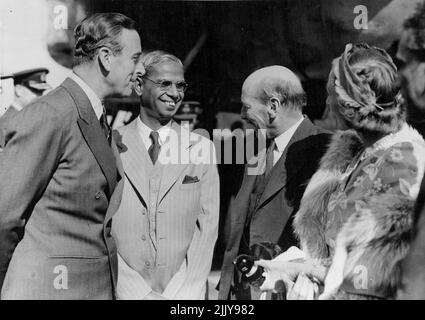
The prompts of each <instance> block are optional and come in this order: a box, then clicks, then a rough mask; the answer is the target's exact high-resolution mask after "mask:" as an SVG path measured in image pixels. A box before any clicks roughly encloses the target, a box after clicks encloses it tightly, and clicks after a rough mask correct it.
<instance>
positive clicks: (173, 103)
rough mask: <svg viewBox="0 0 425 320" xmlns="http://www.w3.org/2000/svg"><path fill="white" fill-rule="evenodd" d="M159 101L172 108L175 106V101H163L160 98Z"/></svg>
mask: <svg viewBox="0 0 425 320" xmlns="http://www.w3.org/2000/svg"><path fill="white" fill-rule="evenodd" d="M161 101H162V102H163V103H165V104H166V105H168V106H170V107H173V108H174V107H175V106H176V102H174V101H165V100H161Z"/></svg>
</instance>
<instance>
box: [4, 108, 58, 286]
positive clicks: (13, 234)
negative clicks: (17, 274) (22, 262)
mask: <svg viewBox="0 0 425 320" xmlns="http://www.w3.org/2000/svg"><path fill="white" fill-rule="evenodd" d="M61 120H62V119H61V117H60V116H59V114H57V113H56V112H55V110H54V109H53V108H52V107H50V106H49V105H47V104H45V103H43V102H38V103H35V104H32V105H29V106H28V107H27V108H25V109H24V110H22V111H20V112H19V113H18V114H16V115H15V116H14V117H13V118H12V119H10V121H8V123H7V124H6V125H5V126H4V127H3V128H2V131H3V135H4V137H3V139H4V142H5V146H4V149H3V150H2V151H1V152H0V288H1V287H2V285H3V281H4V278H5V276H6V272H7V268H8V265H9V262H10V260H11V258H12V255H13V252H14V250H15V248H16V246H17V245H18V243H19V241H20V240H21V239H22V238H23V236H24V229H25V224H26V222H27V221H28V219H29V218H30V216H31V213H32V211H33V209H34V206H35V205H36V204H37V201H38V200H39V199H40V198H41V196H42V194H43V192H44V190H45V189H46V187H47V185H48V183H49V180H50V178H51V177H52V175H53V173H54V171H55V168H56V166H57V164H58V161H59V157H60V154H61V151H60V145H61V139H62V135H63V132H64V131H65V129H64V128H63V127H64V125H63V123H61ZM62 122H63V121H62Z"/></svg>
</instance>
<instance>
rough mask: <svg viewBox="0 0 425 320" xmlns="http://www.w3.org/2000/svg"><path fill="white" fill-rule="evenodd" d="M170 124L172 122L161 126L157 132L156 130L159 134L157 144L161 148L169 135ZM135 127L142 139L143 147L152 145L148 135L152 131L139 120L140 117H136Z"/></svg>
mask: <svg viewBox="0 0 425 320" xmlns="http://www.w3.org/2000/svg"><path fill="white" fill-rule="evenodd" d="M171 123H172V120H170V121H169V122H168V123H167V124H166V125H165V126H162V127H161V128H159V129H158V130H156V131H157V132H158V134H159V144H160V145H161V146H162V145H163V144H164V143H165V141H166V140H167V138H168V136H169V135H170V130H171ZM137 127H138V129H139V134H140V136H141V137H142V140H143V142H144V143H145V145H146V146H148V145H150V144H151V143H152V141H151V138H150V134H151V132H152V131H154V130H152V129H151V128H149V127H148V126H147V125H146V124H144V123H143V121H142V120H141V119H140V117H137Z"/></svg>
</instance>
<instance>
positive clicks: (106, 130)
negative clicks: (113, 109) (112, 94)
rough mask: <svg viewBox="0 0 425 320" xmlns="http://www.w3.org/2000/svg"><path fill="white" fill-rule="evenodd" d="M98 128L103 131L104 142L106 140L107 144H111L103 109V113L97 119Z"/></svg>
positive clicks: (109, 130)
mask: <svg viewBox="0 0 425 320" xmlns="http://www.w3.org/2000/svg"><path fill="white" fill-rule="evenodd" d="M99 122H100V127H101V128H102V130H103V133H104V135H105V137H106V140H108V143H109V144H111V127H110V126H109V124H108V120H107V118H106V109H105V107H103V113H102V115H101V117H100V119H99Z"/></svg>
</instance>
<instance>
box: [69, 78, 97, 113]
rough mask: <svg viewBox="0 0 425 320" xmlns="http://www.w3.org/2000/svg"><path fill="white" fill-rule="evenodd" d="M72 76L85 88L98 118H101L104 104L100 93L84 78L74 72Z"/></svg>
mask: <svg viewBox="0 0 425 320" xmlns="http://www.w3.org/2000/svg"><path fill="white" fill-rule="evenodd" d="M70 78H71V79H72V80H74V81H75V82H76V83H77V84H78V85H79V86H80V87H81V89H83V91H84V93H85V94H86V95H87V98H89V101H90V104H91V106H92V107H93V110H94V113H95V114H96V117H97V119H100V117H101V116H102V114H103V104H102V101H101V100H100V98H99V97H98V95H97V94H96V93H95V92H94V91H93V89H92V88H90V87H89V85H88V84H87V83H85V82H84V80H83V79H81V78H80V77H79V76H77V75H76V74H75V73H74V72H73V73H72V74H71V76H70Z"/></svg>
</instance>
